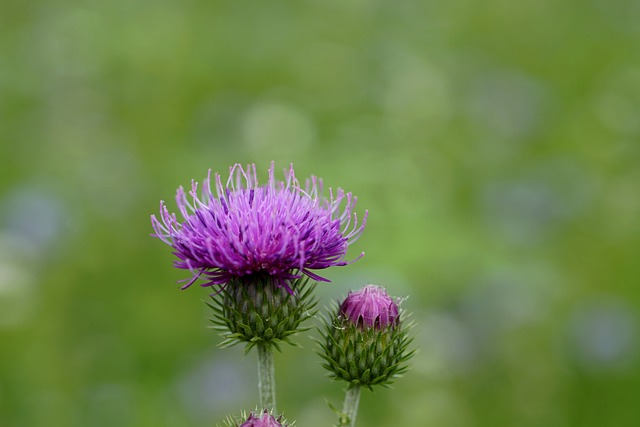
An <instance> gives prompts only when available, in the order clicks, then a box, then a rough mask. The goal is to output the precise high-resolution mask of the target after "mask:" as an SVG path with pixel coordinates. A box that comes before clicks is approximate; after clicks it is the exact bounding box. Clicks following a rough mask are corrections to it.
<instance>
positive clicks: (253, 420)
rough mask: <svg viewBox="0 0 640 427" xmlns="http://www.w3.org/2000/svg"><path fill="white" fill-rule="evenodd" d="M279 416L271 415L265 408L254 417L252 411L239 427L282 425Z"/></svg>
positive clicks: (278, 426) (277, 426)
mask: <svg viewBox="0 0 640 427" xmlns="http://www.w3.org/2000/svg"><path fill="white" fill-rule="evenodd" d="M280 420H281V417H280V418H278V419H276V418H275V417H274V416H273V415H271V414H269V411H267V410H266V409H265V410H264V412H263V413H262V415H261V416H260V418H258V417H256V416H255V415H254V414H253V413H251V414H250V415H249V418H247V420H246V421H245V422H243V423H242V424H240V427H282V424H280Z"/></svg>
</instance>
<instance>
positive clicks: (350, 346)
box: [320, 285, 413, 387]
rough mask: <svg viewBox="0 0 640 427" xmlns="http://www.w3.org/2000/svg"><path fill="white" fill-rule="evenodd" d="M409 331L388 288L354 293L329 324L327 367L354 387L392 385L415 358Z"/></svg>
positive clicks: (325, 351)
mask: <svg viewBox="0 0 640 427" xmlns="http://www.w3.org/2000/svg"><path fill="white" fill-rule="evenodd" d="M409 327H410V325H409V326H404V325H403V324H402V321H401V312H400V310H399V309H398V301H397V300H394V299H392V298H391V297H390V296H389V295H388V294H387V292H386V291H385V290H384V288H381V287H379V286H375V285H366V286H365V287H364V288H362V289H360V290H359V291H356V292H350V293H349V295H348V296H347V298H346V299H345V300H344V301H343V302H342V304H340V305H339V307H337V309H336V310H335V311H334V313H332V316H331V318H329V319H326V321H325V326H324V335H325V337H324V341H323V342H321V344H320V345H321V347H322V352H321V356H322V357H323V358H324V360H325V361H326V363H325V364H324V365H323V366H324V367H325V368H326V369H328V370H329V371H330V373H331V376H332V377H334V378H339V379H342V380H345V381H347V382H349V383H350V384H356V385H363V386H368V387H371V386H373V385H376V384H389V383H390V382H391V381H392V379H393V378H394V377H396V376H398V375H400V374H401V373H402V372H404V371H405V370H406V369H407V366H406V363H405V362H406V361H407V360H408V359H409V358H410V357H411V356H412V355H413V352H407V347H408V345H409V343H410V342H411V337H410V336H409V335H408V334H407V330H408V329H409Z"/></svg>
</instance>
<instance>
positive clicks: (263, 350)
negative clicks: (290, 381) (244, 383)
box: [256, 344, 276, 411]
mask: <svg viewBox="0 0 640 427" xmlns="http://www.w3.org/2000/svg"><path fill="white" fill-rule="evenodd" d="M256 347H258V395H259V397H260V407H261V408H262V409H269V410H271V411H275V410H276V378H275V369H274V365H273V351H272V349H271V347H269V346H268V345H265V344H257V345H256Z"/></svg>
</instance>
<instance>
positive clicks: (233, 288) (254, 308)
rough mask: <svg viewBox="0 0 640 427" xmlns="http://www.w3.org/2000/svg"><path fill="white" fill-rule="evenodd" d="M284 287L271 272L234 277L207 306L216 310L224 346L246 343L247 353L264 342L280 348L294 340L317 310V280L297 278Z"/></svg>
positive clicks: (215, 315) (215, 313)
mask: <svg viewBox="0 0 640 427" xmlns="http://www.w3.org/2000/svg"><path fill="white" fill-rule="evenodd" d="M287 287H288V289H287V288H286V287H284V286H282V284H281V282H280V281H276V280H273V279H272V278H270V277H269V276H267V275H253V276H250V277H245V278H242V280H240V279H235V280H232V281H231V282H229V283H228V284H227V286H225V288H224V289H223V290H222V291H221V292H220V293H218V294H217V295H212V296H211V300H212V301H211V302H208V303H207V305H209V307H211V308H212V309H213V313H214V315H213V318H212V319H211V321H212V322H213V323H214V325H215V326H214V329H217V330H219V331H221V335H222V336H223V338H224V340H223V341H222V342H221V343H220V346H221V347H228V346H231V345H235V344H239V343H242V342H244V343H245V344H246V346H245V352H248V351H249V350H251V349H252V348H253V347H254V346H255V345H257V344H259V343H261V344H264V345H265V346H267V347H269V348H271V347H275V348H276V349H277V350H278V351H280V343H282V342H286V343H289V344H293V342H291V340H290V337H291V335H293V334H295V333H296V332H300V331H305V330H308V329H309V328H307V327H301V324H302V322H304V321H305V320H306V319H308V318H309V317H311V316H313V315H314V314H315V312H316V310H315V306H316V304H317V301H316V299H315V297H314V296H313V289H314V287H315V283H308V279H306V278H302V279H297V280H294V281H292V282H290V283H288V285H287Z"/></svg>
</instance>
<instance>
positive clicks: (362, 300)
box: [340, 285, 398, 329]
mask: <svg viewBox="0 0 640 427" xmlns="http://www.w3.org/2000/svg"><path fill="white" fill-rule="evenodd" d="M340 312H341V313H342V314H343V315H344V316H346V317H347V319H349V320H350V321H351V322H352V323H354V324H356V325H358V326H360V327H364V328H373V327H375V328H378V329H380V328H385V327H387V326H388V325H395V324H396V323H397V321H398V304H397V303H396V302H395V301H394V300H393V299H392V298H391V297H390V296H389V295H388V294H387V292H386V291H385V290H384V288H381V287H380V286H376V285H366V286H365V287H363V288H362V289H360V290H358V291H355V292H349V295H348V296H347V298H346V299H345V300H344V302H343V303H342V304H341V305H340Z"/></svg>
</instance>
